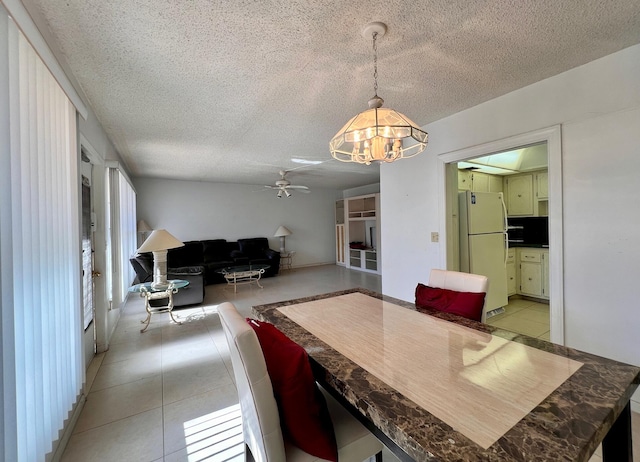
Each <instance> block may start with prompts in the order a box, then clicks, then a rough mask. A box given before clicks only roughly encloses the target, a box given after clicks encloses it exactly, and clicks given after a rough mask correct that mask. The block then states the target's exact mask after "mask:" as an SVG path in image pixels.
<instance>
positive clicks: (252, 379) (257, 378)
mask: <svg viewBox="0 0 640 462" xmlns="http://www.w3.org/2000/svg"><path fill="white" fill-rule="evenodd" d="M218 314H219V315H220V322H221V323H222V329H223V330H224V335H225V337H226V338H227V343H228V345H229V351H230V353H231V363H232V364H233V373H234V375H235V378H236V387H237V389H238V397H239V398H240V410H241V412H242V429H243V433H244V441H245V443H246V444H247V446H248V447H249V449H250V450H251V454H252V455H253V458H254V460H255V461H256V462H281V461H284V460H285V448H284V442H283V439H282V430H281V429H280V417H279V416H278V406H277V404H276V400H275V398H274V397H273V388H272V386H271V379H270V378H269V373H268V372H267V365H266V363H265V360H264V355H263V354H262V349H261V348H260V343H259V342H258V337H257V336H256V333H255V332H254V331H253V329H252V328H251V327H250V326H249V325H248V324H247V322H246V320H245V319H244V318H243V317H242V316H241V315H240V313H238V311H237V310H236V307H235V306H234V305H233V304H231V303H223V304H221V305H220V306H219V307H218Z"/></svg>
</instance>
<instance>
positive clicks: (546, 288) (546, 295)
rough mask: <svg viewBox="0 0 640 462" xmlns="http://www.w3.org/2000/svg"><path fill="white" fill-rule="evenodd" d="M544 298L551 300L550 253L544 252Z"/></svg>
mask: <svg viewBox="0 0 640 462" xmlns="http://www.w3.org/2000/svg"><path fill="white" fill-rule="evenodd" d="M542 297H543V298H549V297H550V293H549V251H548V250H545V251H543V252H542Z"/></svg>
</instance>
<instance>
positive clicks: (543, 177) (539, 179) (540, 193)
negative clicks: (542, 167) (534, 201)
mask: <svg viewBox="0 0 640 462" xmlns="http://www.w3.org/2000/svg"><path fill="white" fill-rule="evenodd" d="M536 187H537V194H536V196H537V198H538V200H541V199H548V198H549V174H548V173H547V172H540V173H536Z"/></svg>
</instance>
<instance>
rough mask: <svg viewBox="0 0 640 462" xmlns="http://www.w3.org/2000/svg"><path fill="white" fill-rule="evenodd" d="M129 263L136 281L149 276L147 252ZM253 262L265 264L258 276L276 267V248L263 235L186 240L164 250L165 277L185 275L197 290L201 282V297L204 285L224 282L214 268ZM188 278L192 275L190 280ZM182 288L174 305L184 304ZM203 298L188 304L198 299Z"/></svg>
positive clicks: (150, 265) (150, 257) (275, 270)
mask: <svg viewBox="0 0 640 462" xmlns="http://www.w3.org/2000/svg"><path fill="white" fill-rule="evenodd" d="M131 264H132V265H133V268H134V269H135V271H136V274H137V275H138V280H139V281H140V282H148V281H151V280H152V279H153V255H152V254H151V253H143V254H139V255H137V256H136V257H134V258H132V259H131ZM257 264H265V265H269V268H268V269H267V270H266V271H265V273H264V275H263V276H262V277H270V276H275V275H276V274H278V270H279V269H280V252H278V251H276V250H272V249H270V248H269V240H268V239H267V238H266V237H254V238H249V239H238V241H237V242H228V241H227V240H225V239H209V240H203V241H187V242H185V243H184V246H183V247H178V248H177V249H170V250H169V251H168V252H167V279H187V280H189V282H190V284H189V287H191V286H192V284H193V285H194V287H197V292H198V293H199V292H200V286H202V294H203V295H202V297H203V298H204V286H205V285H209V284H217V283H222V282H226V281H225V279H224V276H223V275H222V274H220V273H218V272H217V271H219V270H221V269H222V268H226V267H228V266H237V265H257ZM189 278H193V279H194V281H192V280H191V279H189ZM198 279H199V281H198ZM183 291H184V292H185V293H186V292H188V291H186V290H184V289H181V290H179V291H178V293H177V294H176V295H175V296H174V306H185V305H186V303H184V301H183V300H182V297H181V294H182V292H183ZM203 298H201V299H200V300H199V301H195V302H192V303H190V304H193V303H201V302H202V299H203ZM193 299H195V297H194V298H193Z"/></svg>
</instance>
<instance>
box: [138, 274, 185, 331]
mask: <svg viewBox="0 0 640 462" xmlns="http://www.w3.org/2000/svg"><path fill="white" fill-rule="evenodd" d="M188 285H189V281H185V280H183V279H173V280H170V281H167V285H166V286H163V287H153V286H152V285H151V283H150V282H144V283H142V284H136V285H134V286H131V287H129V292H134V293H139V294H140V296H141V297H144V300H145V301H144V309H145V310H147V317H146V318H145V319H143V320H142V321H140V322H141V323H142V324H145V326H144V328H143V329H142V330H141V331H140V332H144V331H146V330H147V328H148V327H149V323H150V322H151V315H152V314H154V313H169V316H171V320H172V321H173V322H175V323H176V324H182V323H181V322H180V321H178V320H177V319H176V318H174V317H173V313H172V312H171V311H172V310H173V294H175V293H177V292H178V289H182V288H183V287H187V286H188ZM163 298H166V299H167V304H166V305H165V306H157V307H156V306H151V305H149V300H161V299H163Z"/></svg>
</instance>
